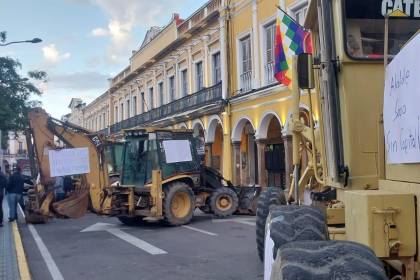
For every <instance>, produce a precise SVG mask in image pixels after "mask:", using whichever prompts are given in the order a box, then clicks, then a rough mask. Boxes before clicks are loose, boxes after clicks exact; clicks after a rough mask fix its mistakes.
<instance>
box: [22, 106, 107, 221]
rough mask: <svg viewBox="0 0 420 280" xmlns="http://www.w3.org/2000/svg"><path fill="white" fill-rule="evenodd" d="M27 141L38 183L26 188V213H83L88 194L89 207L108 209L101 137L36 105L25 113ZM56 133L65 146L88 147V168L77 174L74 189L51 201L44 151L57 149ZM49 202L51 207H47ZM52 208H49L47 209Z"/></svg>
mask: <svg viewBox="0 0 420 280" xmlns="http://www.w3.org/2000/svg"><path fill="white" fill-rule="evenodd" d="M28 118H29V130H28V133H29V134H30V136H31V137H28V139H29V143H28V145H31V146H32V148H33V149H32V150H33V151H34V155H33V156H34V157H35V159H36V160H35V162H36V163H37V165H38V168H39V174H40V182H39V183H40V184H38V185H37V186H36V187H35V188H34V189H33V190H31V192H30V196H29V203H28V207H27V209H26V210H27V214H29V219H30V217H31V214H33V215H35V216H39V215H42V216H49V217H51V216H53V215H54V214H55V215H57V214H58V216H65V217H70V218H78V217H81V216H83V215H84V213H85V212H86V209H87V207H88V202H89V197H90V201H91V206H92V208H93V210H94V211H95V212H97V213H106V212H107V211H108V210H109V209H110V203H111V202H110V200H111V199H110V196H108V195H107V192H106V190H105V188H106V187H107V186H108V171H107V164H106V161H105V158H104V155H103V154H104V153H103V150H102V149H103V140H102V139H101V137H100V136H99V135H97V134H92V133H90V132H89V131H87V130H85V129H84V128H81V127H78V126H75V125H72V124H69V123H64V122H61V121H59V120H56V119H53V118H51V117H50V116H49V115H48V114H47V113H46V112H45V111H44V110H42V109H40V108H36V109H32V110H31V111H30V112H29V114H28ZM54 137H57V138H58V139H59V140H61V141H62V142H63V143H64V144H65V145H66V146H67V147H69V148H82V147H84V148H88V150H89V166H90V172H89V173H87V174H83V175H80V184H77V188H76V190H75V192H74V193H72V194H71V195H70V196H69V197H67V198H66V199H64V200H63V201H60V202H55V203H52V202H53V198H54V195H53V194H54V190H53V181H54V180H53V178H51V173H50V165H49V158H48V151H49V150H51V149H61V148H62V147H59V146H58V145H56V143H55V142H54ZM51 206H52V207H51ZM51 209H52V212H51Z"/></svg>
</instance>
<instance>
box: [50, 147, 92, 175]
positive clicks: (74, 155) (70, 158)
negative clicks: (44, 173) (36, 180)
mask: <svg viewBox="0 0 420 280" xmlns="http://www.w3.org/2000/svg"><path fill="white" fill-rule="evenodd" d="M48 157H49V161H50V171H51V176H52V177H56V176H66V175H76V174H86V173H89V172H90V166H89V149H88V148H75V149H63V150H49V151H48Z"/></svg>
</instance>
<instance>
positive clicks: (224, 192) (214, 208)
mask: <svg viewBox="0 0 420 280" xmlns="http://www.w3.org/2000/svg"><path fill="white" fill-rule="evenodd" d="M238 205H239V202H238V195H237V194H236V192H235V191H234V190H232V189H230V188H228V187H221V188H217V189H215V190H214V191H213V193H212V194H211V196H210V211H211V212H213V214H214V215H215V216H216V217H218V218H225V217H228V216H231V215H232V214H233V213H235V212H236V210H238Z"/></svg>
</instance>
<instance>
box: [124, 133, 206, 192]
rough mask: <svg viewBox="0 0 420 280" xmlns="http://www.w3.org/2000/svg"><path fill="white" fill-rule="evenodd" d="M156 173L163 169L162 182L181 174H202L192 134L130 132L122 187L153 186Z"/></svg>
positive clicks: (125, 154)
mask: <svg viewBox="0 0 420 280" xmlns="http://www.w3.org/2000/svg"><path fill="white" fill-rule="evenodd" d="M152 170H161V174H162V180H165V179H168V178H170V177H173V176H176V175H179V174H192V173H197V174H199V173H200V159H199V155H198V152H197V147H196V140H195V138H194V137H193V133H192V131H187V130H164V129H162V130H157V129H149V128H146V129H130V130H126V131H125V144H124V149H123V164H122V176H121V183H122V185H127V186H136V187H143V186H145V185H147V184H150V183H151V182H152Z"/></svg>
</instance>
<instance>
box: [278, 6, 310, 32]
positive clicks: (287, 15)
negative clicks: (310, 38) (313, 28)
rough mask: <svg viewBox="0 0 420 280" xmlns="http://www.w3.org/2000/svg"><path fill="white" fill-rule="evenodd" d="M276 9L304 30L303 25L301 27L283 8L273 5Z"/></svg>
mask: <svg viewBox="0 0 420 280" xmlns="http://www.w3.org/2000/svg"><path fill="white" fill-rule="evenodd" d="M275 6H276V8H277V9H279V10H280V11H282V12H283V13H285V14H286V16H288V17H289V18H290V19H291V20H292V21H293V22H294V23H295V24H297V25H298V26H299V27H300V28H302V29H303V30H306V28H305V27H303V26H302V25H300V24H299V22H297V21H296V20H295V19H294V18H293V17H292V16H291V15H289V14H288V13H287V12H286V11H285V10H283V9H282V8H281V7H280V6H279V5H275Z"/></svg>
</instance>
